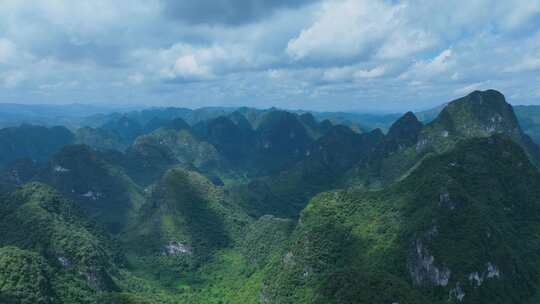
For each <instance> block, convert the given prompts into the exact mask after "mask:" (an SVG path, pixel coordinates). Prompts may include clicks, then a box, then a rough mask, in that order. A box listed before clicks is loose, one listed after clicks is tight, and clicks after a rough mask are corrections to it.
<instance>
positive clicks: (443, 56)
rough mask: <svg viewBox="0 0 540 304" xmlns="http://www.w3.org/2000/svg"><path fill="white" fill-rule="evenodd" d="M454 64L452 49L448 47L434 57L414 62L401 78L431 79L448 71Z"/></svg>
mask: <svg viewBox="0 0 540 304" xmlns="http://www.w3.org/2000/svg"><path fill="white" fill-rule="evenodd" d="M454 65H455V62H454V61H453V60H452V50H451V49H446V50H444V51H442V52H441V53H440V54H438V55H437V56H436V57H434V58H432V59H429V60H421V61H418V62H416V63H414V64H413V65H412V66H411V67H410V68H409V69H408V70H407V71H406V72H405V73H403V74H401V76H400V78H401V79H405V80H409V79H413V80H431V79H433V78H434V77H436V76H440V75H441V74H443V73H447V72H448V71H449V70H450V69H451V68H452V67H453V66H454ZM449 78H450V77H449Z"/></svg>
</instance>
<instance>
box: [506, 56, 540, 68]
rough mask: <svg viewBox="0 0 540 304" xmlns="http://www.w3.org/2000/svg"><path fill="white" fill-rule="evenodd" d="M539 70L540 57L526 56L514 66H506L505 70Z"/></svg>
mask: <svg viewBox="0 0 540 304" xmlns="http://www.w3.org/2000/svg"><path fill="white" fill-rule="evenodd" d="M537 70H540V57H532V56H527V57H525V58H524V59H521V60H520V61H519V62H518V63H517V64H515V65H514V66H510V67H508V68H506V70H505V71H507V72H530V71H537Z"/></svg>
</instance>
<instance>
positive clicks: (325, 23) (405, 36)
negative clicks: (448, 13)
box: [287, 0, 436, 59]
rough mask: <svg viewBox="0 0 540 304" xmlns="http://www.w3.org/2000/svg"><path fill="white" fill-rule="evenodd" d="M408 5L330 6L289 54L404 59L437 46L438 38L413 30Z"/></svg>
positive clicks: (362, 1)
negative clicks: (374, 56)
mask: <svg viewBox="0 0 540 304" xmlns="http://www.w3.org/2000/svg"><path fill="white" fill-rule="evenodd" d="M406 9H407V5H406V4H405V3H399V2H397V3H392V2H387V1H377V0H346V1H342V2H329V3H328V4H327V5H325V6H323V7H322V8H321V11H320V12H319V18H318V19H317V20H316V21H315V22H314V23H313V24H312V25H311V26H309V27H308V28H306V29H303V30H302V31H301V33H300V34H299V35H298V37H296V38H294V39H291V40H290V41H289V44H288V46H287V53H288V54H289V55H290V56H291V57H292V58H294V59H304V58H323V59H343V58H345V59H348V58H363V57H370V56H373V55H378V56H380V57H382V58H401V57H405V56H408V55H411V54H414V53H416V52H419V51H422V50H425V49H427V48H429V47H432V46H434V44H435V42H436V38H435V37H433V35H432V34H431V33H429V32H428V31H427V30H426V29H422V28H416V27H414V26H412V25H411V24H410V22H409V20H408V19H407V18H408V16H407V15H406V14H405V13H406Z"/></svg>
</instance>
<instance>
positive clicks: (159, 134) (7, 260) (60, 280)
mask: <svg viewBox="0 0 540 304" xmlns="http://www.w3.org/2000/svg"><path fill="white" fill-rule="evenodd" d="M75 112H77V111H75ZM536 112H538V111H536V110H535V108H534V107H527V108H525V107H524V106H518V107H512V106H511V105H510V104H508V103H507V102H506V99H505V97H504V95H503V94H502V93H500V92H498V91H495V90H487V91H475V92H472V93H470V94H469V95H467V96H464V97H462V98H459V99H456V100H453V101H450V102H448V103H446V104H445V105H443V106H441V107H440V108H437V109H433V110H431V111H428V112H423V113H413V112H407V113H405V114H403V115H385V116H377V115H365V114H362V115H361V114H354V113H311V112H307V111H285V110H280V109H274V108H272V109H266V110H259V109H252V108H245V107H244V108H202V109H198V110H190V109H183V108H155V109H146V110H140V111H130V112H125V113H105V114H103V113H89V114H91V115H90V116H77V115H78V114H77V115H72V116H71V117H75V116H77V117H76V119H75V118H74V119H73V120H70V121H71V123H70V124H66V126H50V125H29V124H22V125H19V126H10V127H6V128H4V129H0V143H2V144H1V145H0V168H1V171H0V302H1V303H40V304H41V303H43V304H49V303H50V304H52V303H62V304H68V303H92V304H98V303H99V304H125V303H132V304H135V303H137V304H140V303H148V304H150V303H152V304H153V303H216V304H217V303H220V304H223V303H261V304H263V303H291V304H292V303H295V304H296V303H306V304H307V303H321V304H327V303H334V304H346V303H347V304H349V303H375V304H378V303H381V304H383V303H400V304H404V303H426V304H428V303H430V304H431V303H435V304H437V303H440V304H442V303H480V304H482V303H486V304H487V303H490V304H491V303H501V304H502V303H505V304H506V303H515V304H518V303H519V304H522V303H525V304H526V303H531V304H532V303H537V302H538V301H539V300H540V172H539V168H540V147H539V146H538V145H537V144H536V142H538V139H539V137H538V135H537V134H538V133H537V131H539V130H540V128H538V127H537V124H539V123H540V120H538V121H537V119H536V118H535V117H536V116H535V115H536V114H538V113H536ZM1 117H2V115H1V111H0V118H1ZM14 117H16V115H15V116H14ZM21 117H23V116H21ZM23 118H24V117H23ZM21 119H22V118H21ZM23 121H24V122H27V121H26V118H24V119H23ZM23 121H21V122H23ZM34 123H37V121H35V122H34Z"/></svg>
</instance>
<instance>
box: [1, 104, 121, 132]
mask: <svg viewBox="0 0 540 304" xmlns="http://www.w3.org/2000/svg"><path fill="white" fill-rule="evenodd" d="M121 110H124V109H122V108H120V107H106V106H96V105H85V104H66V105H46V104H44V105H42V104H33V105H27V104H15V103H0V127H16V126H19V125H20V124H32V125H41V126H55V125H63V126H66V127H69V128H77V127H81V126H84V125H85V122H87V120H86V119H85V118H86V117H88V116H93V115H104V114H109V113H112V112H114V111H121Z"/></svg>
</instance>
